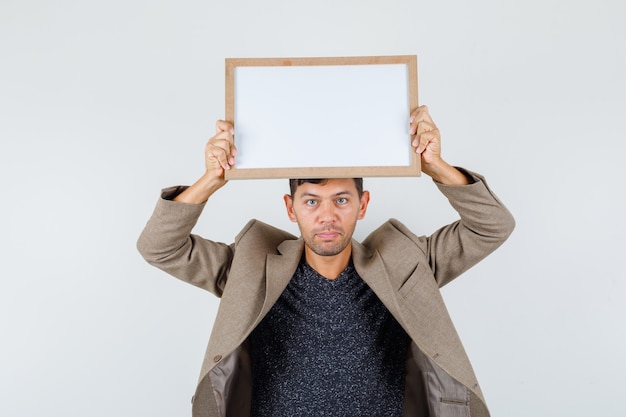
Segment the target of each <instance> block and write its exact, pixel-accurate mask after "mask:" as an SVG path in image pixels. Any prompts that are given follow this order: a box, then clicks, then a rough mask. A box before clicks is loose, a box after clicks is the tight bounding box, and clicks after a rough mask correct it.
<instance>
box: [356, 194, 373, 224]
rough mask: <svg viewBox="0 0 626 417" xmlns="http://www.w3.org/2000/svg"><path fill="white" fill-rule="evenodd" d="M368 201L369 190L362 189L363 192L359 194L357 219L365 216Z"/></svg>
mask: <svg viewBox="0 0 626 417" xmlns="http://www.w3.org/2000/svg"><path fill="white" fill-rule="evenodd" d="M369 202H370V192H369V191H363V194H361V201H360V204H359V215H358V217H357V219H359V220H361V219H363V218H364V217H365V213H366V212H367V205H368V204H369Z"/></svg>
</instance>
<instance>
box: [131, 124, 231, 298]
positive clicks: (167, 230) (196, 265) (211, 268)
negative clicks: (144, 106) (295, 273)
mask: <svg viewBox="0 0 626 417" xmlns="http://www.w3.org/2000/svg"><path fill="white" fill-rule="evenodd" d="M236 154H237V150H236V148H235V146H234V144H233V134H232V125H230V124H229V123H227V122H224V121H221V120H219V121H218V122H217V123H216V134H215V136H213V137H212V138H211V139H209V141H208V142H207V145H206V148H205V165H206V169H205V172H204V174H203V175H202V177H200V178H199V179H198V181H196V182H195V183H194V184H193V185H192V186H190V187H172V188H169V189H166V190H164V191H163V193H162V195H161V198H160V199H159V201H158V203H157V206H156V208H155V210H154V213H153V214H152V216H151V218H150V220H149V221H148V223H147V224H146V227H145V228H144V230H143V231H142V233H141V235H140V236H139V239H138V241H137V249H138V250H139V252H140V253H141V255H142V256H143V257H144V259H145V260H146V261H147V262H148V263H150V264H151V265H154V266H156V267H157V268H159V269H161V270H163V271H165V272H167V273H169V274H171V275H173V276H175V277H176V278H179V279H181V280H183V281H185V282H188V283H190V284H193V285H196V286H198V287H201V288H204V289H206V290H208V291H210V292H212V293H214V294H216V295H218V296H220V295H221V292H222V290H223V287H224V283H225V281H226V277H227V275H228V271H229V269H230V263H231V261H232V257H233V247H232V245H226V244H224V243H219V242H212V241H210V240H206V239H203V238H201V237H200V236H196V235H193V234H191V230H192V229H193V227H194V226H195V224H196V222H197V220H198V217H199V216H200V214H201V212H202V209H203V208H204V203H205V202H206V201H207V200H208V199H209V197H211V196H212V195H213V193H215V191H217V190H218V189H220V188H221V187H223V186H224V184H226V180H225V178H224V172H225V170H228V169H230V168H231V167H232V166H233V165H234V163H235V156H236Z"/></svg>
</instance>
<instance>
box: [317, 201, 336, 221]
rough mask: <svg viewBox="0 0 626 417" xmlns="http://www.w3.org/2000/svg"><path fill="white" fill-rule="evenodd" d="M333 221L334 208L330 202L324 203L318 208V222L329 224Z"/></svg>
mask: <svg viewBox="0 0 626 417" xmlns="http://www.w3.org/2000/svg"><path fill="white" fill-rule="evenodd" d="M334 219H335V206H334V205H333V203H332V202H330V201H326V202H323V203H322V204H321V207H320V221H321V222H322V223H330V222H332V221H333V220H334Z"/></svg>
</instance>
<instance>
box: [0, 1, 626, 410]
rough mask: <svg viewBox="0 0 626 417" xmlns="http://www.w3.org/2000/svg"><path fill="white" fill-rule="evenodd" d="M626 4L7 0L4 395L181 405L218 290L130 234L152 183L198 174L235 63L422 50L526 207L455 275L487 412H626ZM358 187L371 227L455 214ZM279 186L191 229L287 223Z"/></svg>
mask: <svg viewBox="0 0 626 417" xmlns="http://www.w3.org/2000/svg"><path fill="white" fill-rule="evenodd" d="M216 4H217V5H216ZM625 9H626V3H624V2H621V1H619V0H614V1H610V0H594V1H565V0H561V1H558V0H527V1H511V0H478V1H472V2H462V1H456V2H455V1H451V0H448V1H438V2H434V1H429V2H426V1H415V0H410V1H409V0H407V1H393V0H384V1H382V0H381V1H356V0H353V1H339V0H332V1H330V0H318V1H315V2H311V1H307V2H303V1H294V0H289V1H287V0H284V1H279V0H267V1H263V2H260V1H243V0H230V1H220V2H217V1H198V0H188V1H185V0H182V1H181V0H177V1H173V0H157V1H155V0H152V1H148V0H124V1H120V0H108V1H77V0H76V1H69V0H59V1H54V2H52V1H42V0H38V1H28V0H1V2H0V140H1V142H0V144H1V145H0V178H1V179H2V188H1V190H2V193H1V197H0V198H1V199H2V201H1V207H2V215H1V216H0V231H1V241H0V245H1V246H0V262H1V264H0V266H1V269H0V274H1V281H0V334H1V335H2V341H1V343H0V415H2V416H10V417H13V416H29V417H30V416H64V417H67V416H72V417H74V416H76V417H79V416H80V417H84V416H90V417H100V416H102V417H105V416H106V417H110V416H129V417H131V416H132V417H135V416H151V417H158V416H164V417H171V416H188V415H190V404H189V402H190V397H191V395H192V393H193V391H194V388H195V383H196V379H197V376H198V372H199V369H200V363H201V360H202V356H203V353H204V348H205V345H206V340H207V338H208V334H209V331H210V328H211V324H212V320H213V317H214V313H215V310H216V305H217V300H216V299H215V298H214V297H213V296H211V295H210V294H208V293H204V292H203V291H201V290H198V289H196V288H194V287H192V286H189V285H186V284H183V283H181V282H179V281H177V280H175V279H172V278H170V277H168V276H166V275H165V274H164V273H162V272H160V271H158V270H156V269H154V268H152V267H150V266H149V265H147V264H146V263H145V262H144V261H143V260H142V259H141V258H140V256H139V254H138V253H137V252H136V250H135V242H136V239H137V236H138V235H139V233H140V231H141V229H142V227H143V225H144V224H145V222H146V220H147V219H148V217H149V215H150V214H151V212H152V209H153V207H154V204H155V202H156V199H157V196H158V194H159V190H160V188H161V187H164V186H168V185H173V184H179V183H191V182H193V181H194V180H195V179H196V178H197V177H198V176H199V175H200V174H201V172H202V169H203V148H204V143H205V141H206V139H207V138H208V137H210V136H211V135H212V133H213V129H214V121H215V119H218V118H222V117H223V115H224V59H225V58H226V57H281V56H345V55H402V54H417V55H418V73H419V88H420V92H419V96H420V102H421V103H423V104H428V105H429V107H430V109H431V113H432V115H433V117H434V119H435V121H436V122H437V123H438V125H439V128H440V129H441V131H442V132H443V144H444V156H445V157H446V159H447V160H449V161H450V162H451V163H453V164H457V165H462V166H465V167H468V168H471V169H473V170H476V171H478V172H481V173H483V174H485V175H486V176H487V178H488V180H489V183H490V185H491V187H492V188H493V189H494V190H495V191H496V192H497V194H498V195H499V196H500V197H501V199H502V200H503V201H504V202H505V203H506V204H507V206H508V207H509V208H510V209H511V211H512V212H513V213H514V215H515V217H516V219H517V229H516V231H515V233H514V234H513V236H512V237H511V238H510V240H509V241H508V242H507V243H506V244H505V245H504V246H503V247H501V248H500V249H499V250H498V251H497V252H495V253H494V254H493V255H492V256H490V257H489V258H487V259H486V260H485V261H484V262H483V263H481V264H480V265H478V266H477V267H475V268H474V269H472V270H471V271H469V272H468V273H466V274H465V275H464V276H463V277H461V278H460V279H459V280H457V281H455V282H453V283H452V284H450V285H449V286H448V287H446V288H445V289H444V290H443V293H444V297H445V298H446V300H447V302H448V305H449V308H450V313H451V315H452V317H453V319H454V320H455V323H456V324H457V327H458V331H459V333H460V334H461V337H462V339H463V341H464V343H465V346H466V348H467V351H468V353H469V355H470V358H471V359H472V362H473V364H474V367H475V370H476V373H477V374H478V377H479V380H480V382H481V385H482V388H483V390H484V392H485V395H486V398H487V400H488V403H489V406H490V408H491V410H492V415H494V416H507V417H517V416H519V417H522V416H557V415H563V416H581V417H582V416H585V417H586V416H591V415H597V416H609V415H611V416H617V415H624V414H625V412H626V405H625V403H624V381H623V376H624V375H625V374H626V360H625V359H624V345H625V342H626V330H625V329H626V326H625V325H624V318H625V317H626V303H624V299H625V298H626V284H625V280H624V278H625V275H626V274H625V272H624V265H623V263H624V259H625V256H624V249H625V246H626V245H625V243H624V234H625V232H626V223H625V220H624V213H626V207H625V204H624V202H623V200H624V197H623V195H624V181H623V177H624V175H623V168H622V167H621V165H622V162H623V158H624V156H623V155H624V144H623V141H624V138H625V129H624V113H625V111H626V99H625V95H626V81H625V80H626V76H625V75H624V74H626V48H625V47H624V43H625V41H626V26H624V21H626V10H625ZM316 123H323V121H316ZM346 123H351V124H358V123H360V121H359V120H346ZM331 151H332V150H331ZM366 186H367V188H369V189H370V191H371V192H372V202H371V205H370V211H369V213H368V216H367V217H366V219H364V220H363V221H361V223H360V224H359V226H358V228H357V237H358V238H362V237H363V236H365V235H366V234H367V233H368V232H369V231H371V230H372V229H373V228H374V227H376V226H377V225H378V224H379V223H380V222H381V221H383V220H385V219H386V218H388V217H392V216H393V217H396V218H398V219H400V220H402V221H403V222H405V223H406V224H407V225H409V226H410V227H411V228H412V229H413V230H415V231H416V232H417V233H420V234H425V233H431V232H432V231H433V230H435V229H436V228H437V227H438V226H440V225H442V224H444V223H447V222H449V221H452V220H453V219H454V218H455V215H454V213H453V212H452V211H451V210H450V209H449V208H448V206H447V203H446V201H444V199H443V197H441V196H440V195H439V194H438V193H437V192H436V191H435V187H434V185H433V184H432V183H431V182H430V180H429V179H428V178H427V177H422V178H408V179H407V178H404V179H390V178H385V179H369V180H366ZM286 191H287V184H286V182H285V181H283V180H252V181H243V180H241V181H231V182H230V183H229V184H228V185H227V186H226V187H225V188H224V189H222V190H220V192H219V194H217V195H216V196H215V197H214V199H213V200H212V201H210V202H209V204H208V206H207V209H206V211H205V213H204V216H203V217H202V219H201V221H200V223H199V224H198V227H197V229H196V230H197V231H198V232H199V233H202V234H203V235H205V236H210V237H212V238H214V239H216V240H223V241H226V242H230V241H231V240H232V238H233V237H234V235H235V234H236V233H237V232H238V230H239V229H240V227H242V226H243V225H244V223H245V222H246V221H247V220H248V219H249V218H251V217H256V218H259V219H261V220H263V221H266V222H269V223H273V224H275V225H277V226H281V227H285V228H288V229H289V230H292V231H294V232H296V228H295V226H294V225H293V224H291V223H289V222H288V220H287V217H286V215H285V212H284V209H283V207H282V198H281V197H282V194H283V193H284V192H286Z"/></svg>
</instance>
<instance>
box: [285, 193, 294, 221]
mask: <svg viewBox="0 0 626 417" xmlns="http://www.w3.org/2000/svg"><path fill="white" fill-rule="evenodd" d="M283 200H284V201H285V208H286V209H287V216H289V220H291V221H292V222H297V221H298V218H297V217H296V213H295V212H294V211H293V198H291V195H289V194H285V195H284V196H283Z"/></svg>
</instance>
